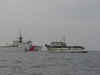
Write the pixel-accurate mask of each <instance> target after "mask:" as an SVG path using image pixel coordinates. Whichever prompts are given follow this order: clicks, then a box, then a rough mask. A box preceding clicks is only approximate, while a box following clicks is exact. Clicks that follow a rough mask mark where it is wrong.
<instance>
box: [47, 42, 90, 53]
mask: <svg viewBox="0 0 100 75" xmlns="http://www.w3.org/2000/svg"><path fill="white" fill-rule="evenodd" d="M45 46H46V48H47V49H48V51H50V52H71V53H87V52H88V51H86V50H85V47H83V46H68V45H66V43H65V42H63V41H54V42H51V43H50V44H45Z"/></svg>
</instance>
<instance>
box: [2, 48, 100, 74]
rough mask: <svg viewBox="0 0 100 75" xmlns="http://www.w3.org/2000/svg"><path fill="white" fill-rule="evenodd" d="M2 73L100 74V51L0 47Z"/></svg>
mask: <svg viewBox="0 0 100 75" xmlns="http://www.w3.org/2000/svg"><path fill="white" fill-rule="evenodd" d="M0 75H100V51H89V52H88V53H50V52H46V51H45V52H24V50H22V49H17V48H0Z"/></svg>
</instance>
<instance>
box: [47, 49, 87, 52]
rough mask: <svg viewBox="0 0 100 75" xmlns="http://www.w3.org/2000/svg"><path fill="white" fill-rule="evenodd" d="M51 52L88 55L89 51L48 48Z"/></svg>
mask: <svg viewBox="0 0 100 75" xmlns="http://www.w3.org/2000/svg"><path fill="white" fill-rule="evenodd" d="M48 51H49V52H67V53H87V52H88V51H86V50H83V49H81V48H70V49H69V48H48Z"/></svg>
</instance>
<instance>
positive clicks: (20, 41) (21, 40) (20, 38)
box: [18, 30, 23, 43]
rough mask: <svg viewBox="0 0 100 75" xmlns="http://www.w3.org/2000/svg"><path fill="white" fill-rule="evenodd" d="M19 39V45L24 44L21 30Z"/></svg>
mask: <svg viewBox="0 0 100 75" xmlns="http://www.w3.org/2000/svg"><path fill="white" fill-rule="evenodd" d="M18 39H19V43H22V42H23V37H22V31H21V30H19V37H18Z"/></svg>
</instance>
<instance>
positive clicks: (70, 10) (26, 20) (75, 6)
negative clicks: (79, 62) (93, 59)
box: [0, 0, 100, 50]
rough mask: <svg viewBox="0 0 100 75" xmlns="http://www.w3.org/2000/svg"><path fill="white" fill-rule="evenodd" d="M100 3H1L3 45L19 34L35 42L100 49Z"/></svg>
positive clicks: (17, 0) (87, 0)
mask: <svg viewBox="0 0 100 75" xmlns="http://www.w3.org/2000/svg"><path fill="white" fill-rule="evenodd" d="M99 20H100V0H0V41H5V40H14V39H16V37H17V36H18V31H19V29H21V30H22V31H23V36H24V39H26V40H29V39H31V40H33V41H42V42H44V41H53V40H61V38H62V37H63V35H66V40H67V43H69V44H76V45H77V44H80V45H84V46H86V48H88V49H93V50H94V49H95V50H99V49H100V46H99V45H100V35H99V33H100V21H99Z"/></svg>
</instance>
